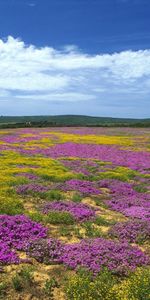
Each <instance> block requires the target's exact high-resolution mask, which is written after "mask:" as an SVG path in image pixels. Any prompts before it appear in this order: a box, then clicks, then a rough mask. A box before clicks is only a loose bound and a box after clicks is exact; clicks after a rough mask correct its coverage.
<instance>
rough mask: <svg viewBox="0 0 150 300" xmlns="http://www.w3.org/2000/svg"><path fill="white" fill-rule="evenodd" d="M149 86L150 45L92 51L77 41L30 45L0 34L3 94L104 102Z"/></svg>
mask: <svg viewBox="0 0 150 300" xmlns="http://www.w3.org/2000/svg"><path fill="white" fill-rule="evenodd" d="M149 88H150V50H149V49H148V50H140V51H131V50H129V51H124V52H120V53H113V54H107V53H106V54H101V53H100V54H97V55H90V54H88V53H83V52H82V51H81V50H79V49H78V48H77V47H76V46H75V45H66V46H65V47H63V48H62V49H61V50H58V49H54V48H53V47H43V48H37V47H36V46H33V45H26V44H25V43H24V42H23V41H22V40H20V39H15V38H13V37H11V36H9V37H8V38H7V39H6V40H0V99H1V100H2V99H4V98H9V97H11V101H12V100H13V99H14V102H15V100H16V99H17V101H18V99H20V101H26V100H28V99H30V100H32V99H33V100H34V101H35V100H37V101H38V100H39V101H40V100H41V101H78V102H79V101H92V100H94V101H96V100H97V102H98V101H99V102H100V103H101V99H105V98H108V97H110V96H111V95H113V97H112V98H115V97H116V98H117V99H118V97H120V96H121V94H122V95H125V94H127V95H129V94H130V93H131V95H132V97H133V98H132V99H134V97H135V98H136V95H137V94H138V93H139V92H140V94H146V93H148V91H149ZM120 99H121V97H120ZM132 101H133V100H132ZM141 101H142V98H141ZM103 102H104V100H103ZM101 104H102V103H101Z"/></svg>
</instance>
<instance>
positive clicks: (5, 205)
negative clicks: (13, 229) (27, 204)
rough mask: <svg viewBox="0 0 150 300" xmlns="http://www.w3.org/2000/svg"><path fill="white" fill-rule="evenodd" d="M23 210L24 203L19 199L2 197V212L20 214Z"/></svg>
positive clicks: (0, 200) (0, 204)
mask: <svg viewBox="0 0 150 300" xmlns="http://www.w3.org/2000/svg"><path fill="white" fill-rule="evenodd" d="M22 212H23V203H22V202H21V200H19V199H14V198H7V199H6V198H5V197H1V198H0V214H7V215H18V214H21V213H22Z"/></svg>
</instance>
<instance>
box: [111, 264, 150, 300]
mask: <svg viewBox="0 0 150 300" xmlns="http://www.w3.org/2000/svg"><path fill="white" fill-rule="evenodd" d="M149 283H150V269H149V268H145V269H140V268H139V269H137V271H136V272H135V273H133V274H131V275H130V277H129V278H127V279H125V280H123V281H122V283H121V284H119V285H114V287H113V288H112V290H111V293H110V295H111V297H112V299H116V300H127V299H132V300H150V284H149Z"/></svg>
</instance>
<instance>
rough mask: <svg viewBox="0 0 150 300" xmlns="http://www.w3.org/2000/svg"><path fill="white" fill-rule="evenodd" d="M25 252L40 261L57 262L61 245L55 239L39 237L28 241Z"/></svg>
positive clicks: (61, 248) (59, 258)
mask: <svg viewBox="0 0 150 300" xmlns="http://www.w3.org/2000/svg"><path fill="white" fill-rule="evenodd" d="M26 253H27V255H29V256H30V257H33V258H35V259H36V260H37V261H39V262H41V263H46V264H50V263H59V262H60V260H61V255H62V253H63V245H62V244H61V242H60V241H59V240H57V239H53V238H49V239H40V240H36V241H31V242H29V243H28V246H27V251H26Z"/></svg>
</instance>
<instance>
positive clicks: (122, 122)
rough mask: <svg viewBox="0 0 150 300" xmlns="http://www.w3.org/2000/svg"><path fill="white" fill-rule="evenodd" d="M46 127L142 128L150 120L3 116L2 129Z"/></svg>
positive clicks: (78, 116) (63, 116)
mask: <svg viewBox="0 0 150 300" xmlns="http://www.w3.org/2000/svg"><path fill="white" fill-rule="evenodd" d="M28 126H33V127H45V126H139V127H140V126H141V127H150V119H127V118H125V119H124V118H110V117H90V116H84V115H83V116H82V115H60V116H1V117H0V128H7V127H28Z"/></svg>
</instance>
